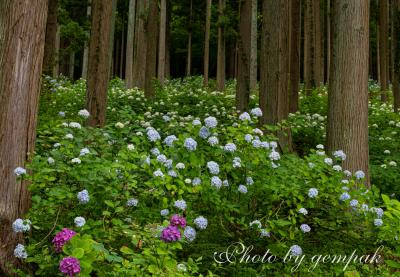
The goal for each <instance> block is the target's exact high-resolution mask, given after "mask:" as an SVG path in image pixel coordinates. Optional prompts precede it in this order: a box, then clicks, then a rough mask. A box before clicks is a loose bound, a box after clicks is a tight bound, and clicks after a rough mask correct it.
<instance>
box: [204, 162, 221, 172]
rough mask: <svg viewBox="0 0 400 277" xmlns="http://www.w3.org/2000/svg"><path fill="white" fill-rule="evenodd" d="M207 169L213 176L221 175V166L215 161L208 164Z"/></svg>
mask: <svg viewBox="0 0 400 277" xmlns="http://www.w3.org/2000/svg"><path fill="white" fill-rule="evenodd" d="M207 168H208V170H209V171H210V173H211V174H213V175H217V174H219V165H218V164H217V163H216V162H214V161H209V162H207Z"/></svg>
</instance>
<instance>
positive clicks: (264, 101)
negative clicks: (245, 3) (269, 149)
mask: <svg viewBox="0 0 400 277" xmlns="http://www.w3.org/2000/svg"><path fill="white" fill-rule="evenodd" d="M288 53H289V3H288V1H287V0H265V1H263V26H262V41H261V63H260V64H261V74H260V75H261V82H260V84H261V85H260V108H261V109H262V110H263V116H262V118H261V123H262V124H268V125H276V124H277V123H279V122H281V121H282V120H284V119H286V118H287V117H288V114H289V55H288ZM277 135H278V138H279V144H280V147H281V149H282V150H291V136H290V133H289V132H288V134H284V133H283V132H278V133H277Z"/></svg>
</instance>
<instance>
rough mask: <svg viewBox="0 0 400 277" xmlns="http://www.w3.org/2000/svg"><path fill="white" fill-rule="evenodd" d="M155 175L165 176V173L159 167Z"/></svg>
mask: <svg viewBox="0 0 400 277" xmlns="http://www.w3.org/2000/svg"><path fill="white" fill-rule="evenodd" d="M153 175H154V177H161V178H162V177H164V173H162V171H161V169H157V170H156V171H154V172H153Z"/></svg>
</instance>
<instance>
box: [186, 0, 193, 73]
mask: <svg viewBox="0 0 400 277" xmlns="http://www.w3.org/2000/svg"><path fill="white" fill-rule="evenodd" d="M188 29H189V30H188V44H187V45H188V46H187V58H186V75H187V76H190V73H191V69H192V29H193V0H190V11H189V24H188Z"/></svg>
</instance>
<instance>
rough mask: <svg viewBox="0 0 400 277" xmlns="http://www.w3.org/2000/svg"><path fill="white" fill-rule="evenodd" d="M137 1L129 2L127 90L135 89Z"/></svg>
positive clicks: (130, 0)
mask: <svg viewBox="0 0 400 277" xmlns="http://www.w3.org/2000/svg"><path fill="white" fill-rule="evenodd" d="M135 12H136V0H129V12H128V32H127V36H126V62H125V79H126V86H127V88H132V87H133V55H134V49H135V48H134V44H135V20H136V14H135Z"/></svg>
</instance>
